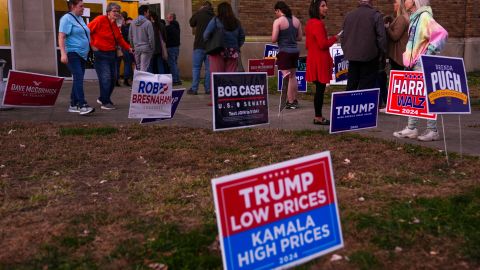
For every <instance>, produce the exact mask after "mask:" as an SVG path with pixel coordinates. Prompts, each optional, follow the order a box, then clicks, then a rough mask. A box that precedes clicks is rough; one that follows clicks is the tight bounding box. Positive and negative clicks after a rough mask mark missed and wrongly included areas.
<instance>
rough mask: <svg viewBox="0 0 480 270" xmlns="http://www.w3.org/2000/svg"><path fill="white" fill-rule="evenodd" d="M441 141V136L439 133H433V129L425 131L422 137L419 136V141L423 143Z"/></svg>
mask: <svg viewBox="0 0 480 270" xmlns="http://www.w3.org/2000/svg"><path fill="white" fill-rule="evenodd" d="M439 139H440V134H438V131H433V130H431V129H427V130H425V132H423V134H422V135H420V136H418V140H419V141H423V142H431V141H438V140H439Z"/></svg>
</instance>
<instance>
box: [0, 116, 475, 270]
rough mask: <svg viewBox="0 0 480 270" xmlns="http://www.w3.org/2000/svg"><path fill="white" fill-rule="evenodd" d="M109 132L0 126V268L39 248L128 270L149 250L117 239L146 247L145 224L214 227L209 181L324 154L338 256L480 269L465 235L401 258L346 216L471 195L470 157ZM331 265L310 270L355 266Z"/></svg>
mask: <svg viewBox="0 0 480 270" xmlns="http://www.w3.org/2000/svg"><path fill="white" fill-rule="evenodd" d="M113 127H114V128H116V132H113V133H111V134H106V135H105V134H102V133H101V132H98V133H95V132H92V133H91V134H86V135H85V134H83V135H75V133H74V132H73V135H65V136H62V135H60V134H61V132H60V131H61V129H63V130H68V129H71V128H83V129H91V128H102V127H100V126H97V125H81V126H62V127H58V126H55V125H47V124H42V125H33V124H23V123H22V124H19V123H4V124H0V145H1V147H2V151H1V152H0V165H1V166H0V268H1V266H2V265H3V266H5V267H7V268H8V267H9V266H13V267H14V266H16V265H17V266H18V265H26V266H32V265H35V264H32V263H31V261H32V259H34V258H38V257H39V256H40V255H41V254H43V253H42V252H44V248H45V246H49V247H52V246H53V247H55V248H57V249H58V250H60V251H62V252H63V253H65V254H64V256H65V257H66V258H67V260H71V261H75V260H76V259H79V258H83V259H85V258H84V257H85V254H90V255H89V256H88V261H87V263H93V264H95V265H97V266H98V267H99V268H110V269H115V268H124V267H127V266H128V267H132V268H133V265H134V263H137V264H138V260H135V259H134V258H139V257H142V256H146V257H148V256H150V255H151V254H149V253H148V252H147V253H145V254H130V253H134V251H129V250H128V248H129V247H128V245H125V244H124V243H125V241H127V240H128V241H133V242H135V243H137V242H138V243H140V244H142V245H144V244H145V243H147V244H148V241H149V238H150V237H152V239H153V238H154V237H155V233H154V232H155V230H153V229H152V228H158V226H162V224H165V225H167V224H177V225H178V226H179V227H180V229H181V230H182V231H184V232H188V231H191V230H194V229H198V228H201V227H202V226H204V225H205V224H215V214H214V207H213V199H212V195H211V185H210V180H211V179H212V178H214V177H219V176H223V175H227V174H231V173H236V172H240V171H244V170H247V169H252V168H256V167H260V166H265V165H269V164H272V163H277V162H281V161H285V160H289V159H293V158H297V157H301V156H305V155H309V154H313V153H318V152H322V151H325V150H330V151H331V153H332V157H333V165H334V174H335V179H336V185H337V188H336V189H337V194H338V201H339V205H340V213H341V215H342V223H343V227H344V237H345V249H343V250H341V251H338V253H339V254H342V256H347V257H349V256H351V255H353V258H354V260H355V258H364V257H365V256H366V257H367V259H365V260H366V261H367V266H371V267H377V266H378V267H380V268H382V267H386V266H389V267H393V268H397V269H398V268H411V269H413V268H427V269H430V268H431V269H438V268H443V267H444V266H445V265H446V264H448V265H449V267H456V268H469V267H472V268H474V267H479V266H480V265H479V264H478V262H477V261H472V260H469V259H467V258H465V256H463V255H462V254H461V253H460V252H459V251H458V248H459V246H460V245H461V244H462V240H461V239H452V238H448V239H447V238H444V237H442V236H438V237H434V236H431V235H426V236H425V238H424V239H419V242H418V243H414V244H413V245H412V246H411V247H408V248H405V249H404V250H403V251H401V252H400V253H399V254H397V253H395V251H392V250H384V249H381V248H379V247H377V246H375V245H373V244H372V243H371V242H370V241H369V239H370V238H371V237H373V235H366V233H365V232H364V231H360V230H358V229H357V228H356V225H355V221H354V220H353V219H352V216H354V215H355V214H358V213H376V212H379V213H381V211H383V210H382V209H384V208H385V207H388V205H389V204H390V203H392V202H396V201H409V200H414V199H416V198H432V197H448V196H452V195H455V194H461V193H463V192H466V191H468V190H471V189H472V188H474V187H476V186H478V184H479V180H478V167H479V165H480V161H479V160H478V159H476V158H468V157H467V158H464V159H463V160H460V159H458V158H457V157H454V156H452V157H451V159H452V161H453V165H452V166H451V167H447V166H446V163H445V159H444V157H443V156H442V154H441V153H438V152H434V151H433V150H429V149H423V148H419V147H418V146H409V145H396V144H393V143H387V142H383V141H380V140H377V139H367V138H363V137H358V136H350V135H336V136H331V135H326V134H323V133H318V132H310V131H300V132H285V131H277V130H256V129H255V130H238V131H232V132H221V133H212V132H211V131H208V130H203V129H189V128H179V127H157V126H146V127H142V126H137V125H132V126H113ZM11 130H15V131H14V132H10V131H11ZM64 134H69V133H64ZM347 159H348V161H347ZM150 231H151V232H152V233H151V235H149V232H150ZM131 248H132V249H133V246H132V247H131ZM125 249H126V250H127V251H124V250H125ZM365 250H366V251H368V252H367V253H356V252H359V251H365ZM430 251H434V255H432V254H431V253H430ZM129 252H130V253H129ZM63 253H62V254H63ZM118 254H121V255H118ZM125 254H127V255H125ZM128 254H130V255H128ZM358 254H360V255H358ZM217 255H218V254H214V256H217ZM370 255H371V257H369V256H370ZM362 256H363V257H362ZM329 258H330V257H329V256H326V257H325V258H321V259H319V260H317V261H315V262H314V263H311V264H310V266H309V267H310V268H312V269H344V268H347V269H349V268H352V269H357V268H359V267H360V268H361V265H359V263H356V264H355V263H352V262H351V261H350V262H349V261H347V260H345V259H343V260H340V261H335V262H331V261H330V260H329ZM368 258H373V259H370V260H371V262H370V263H369V264H368V262H369V260H368ZM145 261H149V260H147V259H145ZM360 261H361V260H360ZM42 263H43V262H40V264H42ZM84 263H85V262H84ZM45 264H46V263H45ZM367 268H368V267H367ZM170 269H175V267H170Z"/></svg>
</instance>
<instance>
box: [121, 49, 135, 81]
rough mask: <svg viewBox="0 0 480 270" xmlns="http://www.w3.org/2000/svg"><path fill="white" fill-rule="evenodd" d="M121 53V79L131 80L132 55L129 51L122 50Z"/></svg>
mask: <svg viewBox="0 0 480 270" xmlns="http://www.w3.org/2000/svg"><path fill="white" fill-rule="evenodd" d="M122 51H123V78H124V79H131V78H133V77H132V76H133V70H132V63H133V54H131V53H130V52H129V51H127V50H125V49H122Z"/></svg>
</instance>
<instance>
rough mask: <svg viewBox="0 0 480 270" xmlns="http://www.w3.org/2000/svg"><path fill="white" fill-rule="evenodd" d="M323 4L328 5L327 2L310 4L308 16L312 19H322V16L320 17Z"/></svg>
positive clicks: (313, 0)
mask: <svg viewBox="0 0 480 270" xmlns="http://www.w3.org/2000/svg"><path fill="white" fill-rule="evenodd" d="M322 2H325V4H327V0H312V2H310V8H308V15H310V18H316V19H321V18H322V15H320V5H321V4H322Z"/></svg>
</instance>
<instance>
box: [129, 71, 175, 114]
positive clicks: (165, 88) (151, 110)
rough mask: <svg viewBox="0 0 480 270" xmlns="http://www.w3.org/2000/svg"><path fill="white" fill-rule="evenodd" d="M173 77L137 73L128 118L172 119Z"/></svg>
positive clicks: (134, 78)
mask: <svg viewBox="0 0 480 270" xmlns="http://www.w3.org/2000/svg"><path fill="white" fill-rule="evenodd" d="M172 100H173V99H172V76H171V75H170V74H168V75H163V74H152V73H149V72H143V71H135V73H134V76H133V83H132V94H131V97H130V110H129V111H128V118H170V117H171V116H172Z"/></svg>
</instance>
